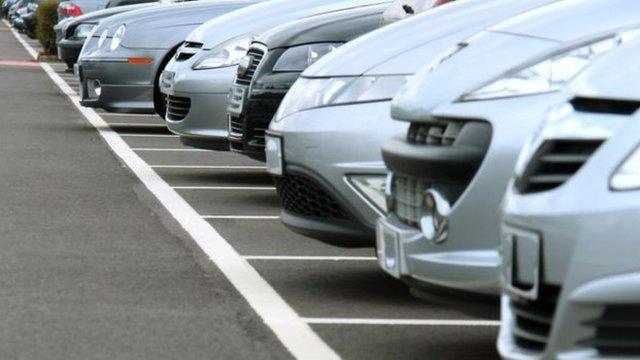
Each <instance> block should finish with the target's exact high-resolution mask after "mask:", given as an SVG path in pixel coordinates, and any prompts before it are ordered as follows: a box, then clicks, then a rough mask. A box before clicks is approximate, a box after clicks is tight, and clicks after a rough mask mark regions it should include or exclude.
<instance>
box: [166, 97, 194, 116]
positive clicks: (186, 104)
mask: <svg viewBox="0 0 640 360" xmlns="http://www.w3.org/2000/svg"><path fill="white" fill-rule="evenodd" d="M190 108H191V99H189V98H183V97H177V96H172V95H167V118H168V119H169V120H182V119H184V118H185V117H187V114H189V109H190Z"/></svg>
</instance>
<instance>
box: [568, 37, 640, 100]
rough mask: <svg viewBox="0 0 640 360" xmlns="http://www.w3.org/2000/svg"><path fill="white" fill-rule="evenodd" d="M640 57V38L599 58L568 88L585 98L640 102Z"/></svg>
mask: <svg viewBox="0 0 640 360" xmlns="http://www.w3.org/2000/svg"><path fill="white" fill-rule="evenodd" d="M639 57H640V41H634V42H633V43H630V44H628V45H625V46H622V47H620V48H618V49H615V50H613V51H612V52H611V53H609V54H607V55H606V56H603V57H601V58H599V59H596V60H595V61H594V62H593V64H592V65H591V66H589V67H588V68H587V69H586V70H585V71H584V72H583V73H581V74H580V76H578V78H576V79H575V80H574V81H573V82H572V83H571V85H570V86H569V89H568V90H569V91H570V92H571V93H573V94H575V95H576V96H581V97H593V98H605V99H616V100H630V101H640V82H638V78H639V77H640V63H638V58H639ZM615 69H621V70H620V71H616V70H615Z"/></svg>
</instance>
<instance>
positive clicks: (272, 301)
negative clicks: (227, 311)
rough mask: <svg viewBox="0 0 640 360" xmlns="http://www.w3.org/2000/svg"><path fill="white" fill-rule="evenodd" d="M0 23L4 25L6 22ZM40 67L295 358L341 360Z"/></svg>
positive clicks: (95, 115) (69, 91) (117, 137)
mask: <svg viewBox="0 0 640 360" xmlns="http://www.w3.org/2000/svg"><path fill="white" fill-rule="evenodd" d="M3 22H4V23H5V24H7V22H6V21H5V20H3ZM12 33H13V35H14V36H15V37H16V39H18V41H19V42H20V43H21V44H22V46H24V48H25V49H27V51H28V52H29V54H31V56H32V57H34V58H35V57H37V54H36V52H35V50H33V48H32V47H31V46H29V44H27V43H26V42H25V41H24V39H23V38H22V36H20V34H18V33H16V32H15V31H14V30H13V29H12ZM41 66H42V69H43V70H44V71H45V72H46V73H47V75H49V77H50V78H51V80H52V81H53V82H54V83H55V84H56V85H57V86H58V88H60V90H61V91H62V92H63V93H64V94H65V95H67V96H68V97H69V99H70V100H71V102H72V103H73V105H74V106H75V107H76V109H78V111H80V113H81V114H82V115H84V117H85V118H86V119H87V121H88V122H89V123H90V124H91V125H93V126H94V127H95V128H96V130H97V131H98V134H100V136H101V137H102V138H103V139H104V141H105V142H106V143H107V145H108V146H109V148H111V150H112V151H113V152H114V153H115V154H116V155H117V156H118V157H120V159H122V161H123V162H124V163H125V164H126V165H127V166H128V167H129V169H130V170H131V171H132V172H133V173H134V174H135V175H136V176H137V177H138V179H140V182H142V184H143V185H144V186H145V187H146V188H147V189H149V191H150V192H151V193H152V194H153V195H154V196H155V197H156V198H157V199H158V201H159V202H160V203H161V204H162V205H163V206H164V207H165V208H166V209H167V211H168V212H169V214H171V216H173V217H174V218H175V219H176V221H177V222H178V223H179V224H180V225H181V226H182V228H183V229H184V230H185V231H186V232H187V233H188V234H189V235H190V236H191V237H192V238H193V240H194V241H195V242H196V244H197V245H198V246H199V247H200V248H201V249H202V251H203V252H204V253H205V254H206V255H207V256H208V257H209V259H211V261H213V262H214V263H215V265H216V266H217V267H218V268H219V269H220V271H221V272H222V273H223V274H224V275H225V276H226V277H227V279H228V280H229V282H231V284H232V285H233V286H234V287H235V288H236V289H237V290H238V292H239V293H240V294H241V295H242V296H243V297H244V298H245V300H246V301H247V302H248V303H249V305H250V306H251V307H252V308H253V310H254V311H255V312H256V313H257V314H258V316H260V317H261V318H262V320H263V321H264V323H265V324H266V325H267V326H269V328H271V330H272V331H273V332H274V334H275V335H276V337H277V338H278V339H279V340H280V342H281V343H282V344H283V345H284V346H285V348H286V349H287V350H289V352H290V353H291V354H292V355H293V356H294V357H296V358H298V359H340V356H339V355H338V354H337V353H336V352H335V351H334V350H333V349H331V348H330V347H329V346H328V345H327V344H326V343H325V342H324V341H323V340H322V339H321V338H320V336H318V334H316V333H315V332H314V331H313V329H311V327H310V326H309V324H307V323H306V322H305V321H303V320H302V318H301V317H300V316H299V315H298V314H297V313H296V311H295V310H294V309H293V308H292V307H291V306H290V305H289V304H287V302H286V301H285V300H284V299H283V298H282V297H281V296H280V295H279V294H278V293H277V292H276V291H275V289H274V288H273V287H271V285H269V283H267V281H266V280H265V279H264V278H262V276H260V274H259V273H258V272H257V271H256V270H255V269H254V268H253V267H252V266H251V265H250V264H249V262H247V261H246V260H245V259H243V258H242V256H241V255H240V254H238V252H237V251H236V250H235V249H234V248H233V247H232V246H231V245H230V244H229V243H228V242H227V241H226V240H225V239H224V238H223V237H222V236H221V235H220V234H219V233H218V232H217V231H216V229H215V228H214V227H213V226H211V224H210V223H209V222H207V221H206V220H204V219H202V217H201V216H200V215H199V214H198V213H197V212H196V211H195V210H194V209H193V207H191V205H189V203H187V202H186V201H185V200H184V199H183V198H182V197H181V196H180V195H179V194H178V193H177V192H176V191H175V190H174V189H172V188H171V187H170V186H169V184H167V183H166V182H165V181H164V180H163V179H162V177H160V175H158V173H156V172H155V171H154V170H153V169H152V168H151V167H150V166H149V165H148V164H147V163H146V162H144V160H142V158H140V157H139V156H138V155H137V154H136V153H135V152H134V151H133V150H131V148H130V147H129V145H127V143H126V142H125V141H124V139H122V137H120V135H119V134H118V133H117V132H115V131H113V130H112V129H110V128H109V127H108V124H107V123H106V122H105V121H104V120H103V119H102V118H101V117H100V115H98V113H96V112H95V111H94V110H93V109H89V108H84V107H82V106H81V105H80V101H79V99H78V96H76V95H75V92H74V91H73V90H72V89H71V88H70V87H69V85H67V84H66V83H65V82H64V80H62V79H61V78H60V77H59V76H58V74H56V72H55V71H54V70H53V69H52V68H51V66H49V64H46V63H44V64H41ZM212 340H214V339H212Z"/></svg>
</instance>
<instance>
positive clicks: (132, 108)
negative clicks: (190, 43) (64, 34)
mask: <svg viewBox="0 0 640 360" xmlns="http://www.w3.org/2000/svg"><path fill="white" fill-rule="evenodd" d="M254 3H256V1H255V0H219V1H218V0H202V1H195V2H189V3H181V4H162V5H157V6H153V7H150V8H145V9H140V10H135V11H129V12H126V13H124V14H119V15H114V16H111V17H109V18H107V19H104V20H103V21H101V22H100V24H99V25H98V26H97V27H96V28H95V29H94V31H93V36H92V37H91V38H89V39H87V41H86V42H85V44H84V47H83V48H82V51H81V53H80V58H79V60H78V76H79V79H80V94H81V104H82V105H83V106H87V107H94V108H102V109H105V110H107V111H113V112H135V113H154V112H156V111H158V112H159V113H164V104H165V101H164V97H163V96H162V94H161V93H160V90H159V87H158V79H159V77H160V73H161V72H162V69H163V68H164V66H165V64H167V63H168V62H169V60H170V59H171V58H172V57H173V56H175V54H176V51H177V50H178V47H179V46H180V45H181V44H182V43H183V41H184V39H185V38H186V37H187V35H188V34H189V33H190V32H191V31H192V30H193V29H194V28H196V27H197V26H198V25H199V24H202V23H204V22H205V21H208V20H210V19H211V18H215V17H218V16H220V15H223V14H226V13H229V12H232V11H234V10H238V9H241V8H243V7H246V6H249V5H252V4H254Z"/></svg>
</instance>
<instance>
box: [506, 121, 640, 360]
mask: <svg viewBox="0 0 640 360" xmlns="http://www.w3.org/2000/svg"><path fill="white" fill-rule="evenodd" d="M616 117H618V118H619V117H620V116H618V115H616ZM630 119H631V118H630ZM601 120H602V123H613V122H614V121H615V120H614V119H607V118H605V116H604V115H603V116H602V118H601ZM638 131H640V126H639V125H638V122H637V117H636V118H634V119H633V121H629V126H628V127H627V128H625V129H624V131H620V132H619V133H618V134H617V135H615V136H614V137H613V138H611V139H610V140H608V142H606V143H604V144H603V145H601V146H600V148H599V149H598V150H597V151H596V152H595V153H594V154H593V155H592V156H591V157H590V158H589V160H588V161H587V162H586V163H585V164H584V165H583V167H582V168H580V169H579V170H578V171H577V172H576V173H575V174H574V175H573V176H571V177H570V178H569V179H568V180H567V181H566V182H565V183H563V184H562V185H560V186H558V187H556V188H553V189H551V190H546V191H540V192H535V193H527V194H521V193H519V192H516V191H515V189H514V188H513V187H511V188H510V189H509V191H508V192H507V195H506V197H505V201H504V210H503V213H504V215H503V216H504V224H505V236H507V235H509V234H510V233H512V232H513V230H512V229H517V230H521V231H527V232H530V233H534V234H537V235H538V237H539V239H540V250H539V252H540V255H539V256H536V257H539V258H540V259H541V261H540V265H539V267H540V270H539V272H538V273H539V275H538V276H537V277H534V278H532V279H533V280H536V281H532V280H527V279H525V280H520V278H521V277H524V276H525V275H527V274H530V273H532V272H531V271H530V269H528V268H523V267H522V266H520V267H518V268H517V271H514V269H516V267H515V265H512V264H517V263H519V262H521V263H527V260H528V258H531V257H532V256H531V253H530V251H529V250H524V249H522V248H521V247H520V246H519V245H516V246H517V247H516V248H515V252H513V253H514V254H518V255H513V256H514V257H515V256H518V258H517V259H518V260H517V261H515V262H513V261H510V262H505V265H504V266H503V273H504V274H507V272H509V273H510V274H513V275H512V276H513V277H514V278H515V279H516V280H517V282H515V284H523V285H528V284H532V283H535V282H537V283H539V286H538V288H539V291H538V295H537V296H533V297H531V298H529V299H522V297H523V295H520V294H517V291H513V290H511V288H512V287H513V286H516V287H518V285H513V280H512V282H508V281H505V280H503V282H504V283H505V285H506V284H509V285H508V286H505V288H506V289H508V290H507V292H505V295H503V298H502V316H503V317H502V320H503V323H502V327H501V331H500V336H499V339H498V349H499V351H500V354H501V355H502V356H503V357H505V358H507V359H527V360H528V359H558V358H561V359H577V358H617V357H618V356H620V355H623V356H626V357H627V358H629V357H631V358H638V357H640V341H638V337H637V332H636V330H634V329H637V328H639V327H640V315H639V312H638V310H639V309H640V291H639V289H640V265H639V263H638V259H637V251H636V250H637V248H638V240H637V236H636V234H637V233H638V226H637V219H638V216H640V207H638V205H637V204H639V203H640V192H638V191H612V190H610V188H609V180H610V177H611V175H612V174H613V173H614V172H615V171H616V169H617V167H618V165H619V164H620V163H621V162H622V161H623V160H624V159H625V158H626V156H628V154H629V153H630V152H631V151H632V150H633V149H635V148H636V147H637V141H638V136H637V134H638ZM520 259H522V261H520ZM503 277H504V278H505V279H506V275H503ZM516 277H517V278H516ZM533 288H535V286H533ZM549 288H555V289H556V292H557V296H556V297H554V298H549V297H548V296H546V294H545V291H546V290H548V289H549ZM544 301H546V302H547V303H548V304H549V305H547V307H548V308H549V310H548V311H546V312H545V314H544V317H542V318H540V317H538V318H535V319H538V320H536V321H535V322H529V323H527V322H523V320H522V317H523V316H527V315H528V314H529V315H530V313H531V312H533V311H535V310H536V309H539V308H540V303H542V302H544ZM514 304H524V305H527V307H525V308H523V307H522V306H520V307H514V306H515V305H514ZM523 310H524V312H523ZM540 319H541V320H540ZM540 321H542V324H543V325H540ZM531 326H535V332H533V331H532V328H531Z"/></svg>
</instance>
